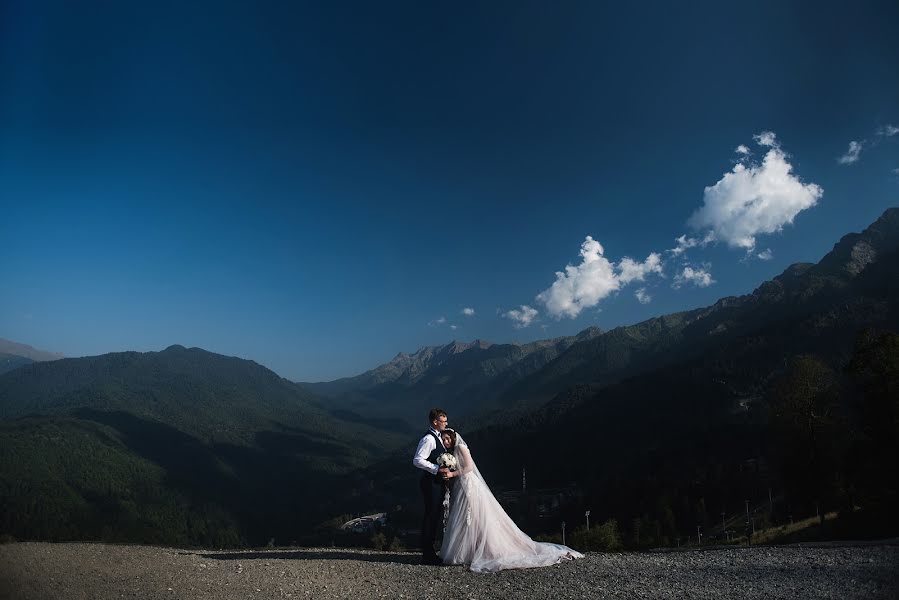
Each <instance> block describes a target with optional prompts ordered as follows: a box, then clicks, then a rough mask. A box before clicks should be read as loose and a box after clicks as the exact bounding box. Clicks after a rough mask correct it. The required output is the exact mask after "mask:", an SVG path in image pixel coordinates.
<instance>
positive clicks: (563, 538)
mask: <svg viewBox="0 0 899 600" xmlns="http://www.w3.org/2000/svg"><path fill="white" fill-rule="evenodd" d="M562 545H563V546H567V545H568V544H566V543H565V521H562Z"/></svg>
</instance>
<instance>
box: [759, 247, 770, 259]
mask: <svg viewBox="0 0 899 600" xmlns="http://www.w3.org/2000/svg"><path fill="white" fill-rule="evenodd" d="M756 256H757V257H759V258H760V259H762V260H771V259H772V258H774V253H773V252H771V248H767V249H765V250H762V251H761V252H759V253H758V254H756Z"/></svg>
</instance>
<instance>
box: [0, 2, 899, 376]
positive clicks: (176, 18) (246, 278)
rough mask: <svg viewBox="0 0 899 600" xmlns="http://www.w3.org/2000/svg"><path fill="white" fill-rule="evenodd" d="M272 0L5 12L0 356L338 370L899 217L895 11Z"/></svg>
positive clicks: (696, 289)
mask: <svg viewBox="0 0 899 600" xmlns="http://www.w3.org/2000/svg"><path fill="white" fill-rule="evenodd" d="M250 4H251V3H245V4H244V5H240V4H231V3H227V2H216V3H208V4H205V5H203V4H200V3H183V2H182V3H166V2H152V3H144V4H142V5H139V4H138V3H106V4H90V5H89V3H88V4H85V3H78V4H77V5H75V4H73V3H43V2H34V1H28V2H16V1H13V2H6V3H4V4H3V6H2V7H0V133H2V135H0V182H2V187H0V219H2V220H0V235H2V239H3V260H2V261H0V281H2V294H0V337H4V338H7V339H12V340H15V341H19V342H24V343H28V344H31V345H33V346H35V347H39V348H41V349H46V350H51V351H57V352H62V353H64V354H66V355H68V356H81V355H93V354H102V353H105V352H113V351H121V350H139V351H147V350H161V349H163V348H165V347H166V346H168V345H171V344H175V343H178V344H183V345H186V346H199V347H202V348H205V349H208V350H211V351H215V352H220V353H223V354H229V355H236V356H241V357H245V358H251V359H253V360H256V361H257V362H260V363H261V364H264V365H266V366H268V367H270V368H272V369H274V370H275V371H276V372H278V373H279V374H281V375H283V376H285V377H288V378H290V379H294V380H323V379H333V378H336V377H339V376H345V375H351V374H355V373H358V372H361V371H364V370H366V369H368V368H371V367H374V366H375V365H377V364H379V363H381V362H385V361H387V360H389V359H390V358H392V357H393V355H395V354H396V353H397V352H399V351H405V352H412V351H414V350H416V349H417V348H418V347H420V346H423V345H430V344H438V343H445V342H448V341H450V340H452V339H454V338H455V339H462V340H471V339H474V338H483V339H488V340H492V341H496V342H508V341H530V340H533V339H538V338H545V337H555V336H559V335H569V334H573V333H576V332H577V331H580V330H581V329H584V328H585V327H588V326H590V325H596V326H599V327H602V328H604V329H606V328H611V327H614V326H616V325H621V324H629V323H634V322H638V321H641V320H643V319H646V318H649V317H652V316H655V315H660V314H665V313H668V312H673V311H676V310H683V309H687V308H693V307H697V306H704V305H707V304H710V303H712V302H714V301H715V300H716V299H718V298H720V297H722V296H726V295H735V294H743V293H748V292H750V291H751V290H752V289H754V288H755V287H756V286H757V285H758V284H759V283H761V282H762V281H764V280H766V279H769V278H771V277H772V276H774V275H776V274H778V273H780V272H781V271H782V270H783V269H784V268H785V267H786V266H787V265H789V264H791V263H793V262H797V261H816V260H818V259H819V258H820V257H821V256H822V255H823V254H825V253H826V252H827V251H828V250H829V249H830V248H831V247H832V245H833V244H834V243H835V242H836V241H837V240H838V239H839V238H840V236H842V235H843V234H845V233H848V232H850V231H858V230H860V229H862V228H864V227H865V226H866V225H867V224H869V223H870V222H871V221H873V220H874V219H875V218H877V216H879V215H880V214H881V213H882V212H883V210H884V209H886V208H888V207H890V206H895V205H897V204H899V173H897V172H896V171H895V170H896V169H899V135H896V133H897V132H896V131H894V129H895V128H897V127H899V77H897V76H896V73H897V72H899V5H897V4H896V3H894V2H882V3H877V2H863V3H857V5H855V4H849V3H833V4H827V3H820V2H814V3H798V2H797V3H780V2H763V3H754V4H750V5H733V6H725V5H722V4H721V3H708V4H702V3H642V4H640V5H639V6H638V7H621V6H613V5H612V4H611V3H596V2H583V3H577V2H571V3H564V4H563V5H562V6H555V5H554V4H557V3H522V2H503V3H490V4H487V3H477V4H465V5H461V4H458V3H455V4H453V3H425V2H389V3H351V2H338V3H320V4H319V5H313V4H301V3H277V4H274V3H272V4H269V3H252V4H253V5H250ZM257 4H258V5H257ZM897 131H899V130H897ZM770 133H773V134H774V135H773V136H771V135H770ZM850 142H856V144H857V146H855V147H852V148H851V147H850ZM741 145H742V146H744V148H741V149H740V150H738V147H739V146H741ZM853 148H854V149H853ZM744 150H745V151H748V153H744V152H743V151H744ZM841 158H843V161H842V162H841V161H840V159H841ZM681 235H686V236H687V237H685V238H683V239H684V241H685V242H687V244H688V245H689V244H693V245H692V247H689V248H687V249H686V251H685V252H683V253H678V252H677V251H676V250H675V251H673V252H672V250H674V249H675V248H677V247H678V244H677V242H676V241H675V239H676V238H677V237H679V236H681ZM587 236H591V238H592V240H593V242H594V243H590V242H586V246H583V252H584V254H583V256H582V255H581V254H580V253H581V252H582V245H583V244H585V241H586V238H587ZM597 244H598V245H599V246H601V248H602V253H600V252H599V249H598V248H597ZM681 245H682V246H683V244H681ZM759 255H761V257H760V256H759ZM652 256H655V258H652ZM625 257H629V258H630V259H632V262H630V263H623V262H622V261H623V259H624V258H625ZM568 265H570V266H571V269H570V270H569V271H567V272H566V271H565V268H566V266H568ZM688 268H689V271H686V269H688ZM557 272H564V275H563V276H561V277H557V275H556V273H557ZM638 291H640V297H641V298H642V300H643V301H642V302H641V300H640V299H638V297H637V292H638ZM522 307H526V308H522ZM465 308H471V309H474V314H473V315H470V316H469V315H465V314H462V311H463V309H465ZM510 311H517V312H510ZM531 311H535V312H531ZM441 319H442V320H441ZM452 326H454V327H455V329H452V328H451V327H452Z"/></svg>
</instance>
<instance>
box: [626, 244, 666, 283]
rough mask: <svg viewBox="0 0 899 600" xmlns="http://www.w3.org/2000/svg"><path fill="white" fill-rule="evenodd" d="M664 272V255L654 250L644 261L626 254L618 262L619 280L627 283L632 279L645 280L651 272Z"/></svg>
mask: <svg viewBox="0 0 899 600" xmlns="http://www.w3.org/2000/svg"><path fill="white" fill-rule="evenodd" d="M661 272H662V256H661V255H660V254H658V253H656V252H652V253H650V254H649V256H647V257H646V260H644V261H643V262H642V263H638V262H637V261H635V260H633V259H632V258H628V257H627V256H625V257H624V258H622V259H621V262H619V263H618V282H619V283H620V284H621V285H627V284H629V283H630V282H632V281H643V280H644V279H645V278H646V276H647V275H649V274H650V273H661Z"/></svg>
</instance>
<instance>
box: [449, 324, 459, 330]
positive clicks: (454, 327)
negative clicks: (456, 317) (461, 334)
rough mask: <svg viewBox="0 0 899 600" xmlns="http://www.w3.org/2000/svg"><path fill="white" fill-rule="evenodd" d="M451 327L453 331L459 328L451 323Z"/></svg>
mask: <svg viewBox="0 0 899 600" xmlns="http://www.w3.org/2000/svg"><path fill="white" fill-rule="evenodd" d="M450 329H452V330H453V331H455V330H457V329H459V328H458V327H456V326H455V325H450Z"/></svg>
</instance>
